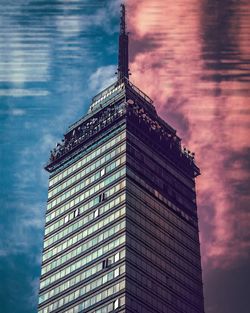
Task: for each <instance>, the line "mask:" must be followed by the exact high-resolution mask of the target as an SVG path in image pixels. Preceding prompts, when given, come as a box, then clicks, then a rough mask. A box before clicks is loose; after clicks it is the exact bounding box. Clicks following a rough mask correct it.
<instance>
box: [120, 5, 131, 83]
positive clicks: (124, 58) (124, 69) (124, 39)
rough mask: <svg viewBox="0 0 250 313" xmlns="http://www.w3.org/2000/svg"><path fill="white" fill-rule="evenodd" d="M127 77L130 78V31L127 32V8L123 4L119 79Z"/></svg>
mask: <svg viewBox="0 0 250 313" xmlns="http://www.w3.org/2000/svg"><path fill="white" fill-rule="evenodd" d="M124 77H126V78H127V79H129V69H128V33H127V32H126V10H125V5H124V4H121V22H120V34H119V57H118V80H120V79H122V78H124Z"/></svg>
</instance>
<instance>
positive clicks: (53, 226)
mask: <svg viewBox="0 0 250 313" xmlns="http://www.w3.org/2000/svg"><path fill="white" fill-rule="evenodd" d="M124 187H125V180H123V181H121V182H119V183H118V184H116V185H114V186H113V187H111V188H109V189H107V190H106V191H105V192H106V195H107V197H110V196H111V195H113V194H115V193H117V192H119V191H120V190H121V189H123V188H124ZM97 204H99V195H97V196H96V197H94V198H92V199H91V200H90V201H87V202H85V203H83V204H82V205H81V206H79V207H78V208H77V209H78V215H80V214H83V213H85V212H86V211H87V210H89V209H91V208H92V207H94V206H96V205H97ZM63 209H65V210H67V207H66V206H63V207H60V208H59V209H58V210H57V211H55V216H57V215H59V214H61V213H66V214H67V215H68V221H66V220H65V217H66V216H67V215H63V217H62V218H61V219H58V220H56V221H54V222H53V223H51V224H49V225H47V226H46V227H45V235H48V234H49V233H51V232H53V231H54V230H55V229H57V228H59V227H61V226H62V225H64V224H65V223H67V222H69V221H71V220H72V219H73V218H74V217H75V214H74V212H75V211H74V210H73V211H70V212H67V211H66V212H65V211H64V210H63Z"/></svg>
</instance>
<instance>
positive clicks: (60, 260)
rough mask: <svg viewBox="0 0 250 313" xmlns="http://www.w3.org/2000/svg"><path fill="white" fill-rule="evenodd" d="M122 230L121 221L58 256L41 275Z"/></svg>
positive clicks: (46, 266)
mask: <svg viewBox="0 0 250 313" xmlns="http://www.w3.org/2000/svg"><path fill="white" fill-rule="evenodd" d="M124 228H125V221H122V222H120V223H119V224H118V225H115V226H113V227H111V228H109V229H108V230H106V231H105V232H103V233H101V234H98V235H97V236H95V237H94V238H92V239H90V240H88V241H87V242H84V243H83V244H82V245H80V246H77V247H75V249H74V250H70V251H67V253H66V254H63V255H60V256H59V257H57V258H55V259H53V260H52V261H51V262H50V263H48V264H46V265H43V266H42V275H43V274H45V273H47V272H49V271H50V270H54V269H55V268H56V267H58V266H60V265H62V264H64V263H65V262H67V261H69V260H71V259H72V258H74V257H76V256H78V255H79V254H81V253H83V252H85V251H86V250H88V249H90V248H91V247H94V246H96V245H97V244H99V243H101V242H102V241H104V240H106V239H108V238H109V237H112V236H113V235H114V234H116V233H117V232H119V231H121V230H123V229H124Z"/></svg>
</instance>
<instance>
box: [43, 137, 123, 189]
mask: <svg viewBox="0 0 250 313" xmlns="http://www.w3.org/2000/svg"><path fill="white" fill-rule="evenodd" d="M125 137H126V133H125V132H123V133H121V134H119V135H118V136H116V137H114V138H113V139H111V140H110V141H108V142H106V143H104V144H103V145H102V146H100V147H99V148H98V149H96V150H94V151H92V152H90V153H89V154H87V155H84V156H83V157H82V159H80V160H79V161H77V162H76V163H73V164H72V165H70V166H68V167H67V168H66V169H64V170H63V171H61V172H60V173H59V174H57V175H56V176H53V177H51V178H50V181H49V187H52V186H53V185H55V184H56V183H58V182H59V181H60V180H62V179H63V178H65V177H66V176H68V175H69V174H71V173H73V172H75V171H76V170H77V169H79V168H80V167H81V166H83V165H85V164H87V163H88V162H89V161H90V160H93V159H95V158H96V157H97V156H99V155H100V154H102V153H103V152H105V151H107V149H109V148H111V147H112V146H116V145H117V144H118V143H119V142H121V141H122V140H123V139H125Z"/></svg>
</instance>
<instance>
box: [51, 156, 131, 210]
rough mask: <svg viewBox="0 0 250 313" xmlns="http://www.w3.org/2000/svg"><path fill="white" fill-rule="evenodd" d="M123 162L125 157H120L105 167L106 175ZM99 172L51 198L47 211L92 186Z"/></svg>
mask: <svg viewBox="0 0 250 313" xmlns="http://www.w3.org/2000/svg"><path fill="white" fill-rule="evenodd" d="M124 162H125V155H124V156H122V157H120V158H118V159H117V160H115V161H114V162H112V163H111V164H109V165H107V166H106V171H107V173H109V172H111V171H113V170H114V169H115V168H117V167H118V166H120V165H121V164H123V163H124ZM100 172H101V171H100V170H99V171H97V172H95V173H94V174H93V175H91V176H88V177H87V178H86V179H84V180H81V182H80V183H78V184H77V185H75V186H74V187H72V188H70V189H67V191H65V192H64V193H62V194H61V195H59V196H57V197H55V198H53V199H52V200H50V201H48V205H47V208H48V210H50V209H52V208H53V207H55V206H56V205H58V204H60V203H61V202H62V201H65V200H66V199H68V198H69V197H71V196H72V195H74V194H75V193H77V192H79V191H80V190H82V189H84V188H85V187H87V186H88V185H90V184H92V183H93V182H95V181H97V180H98V179H99V178H100V177H101V174H100Z"/></svg>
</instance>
